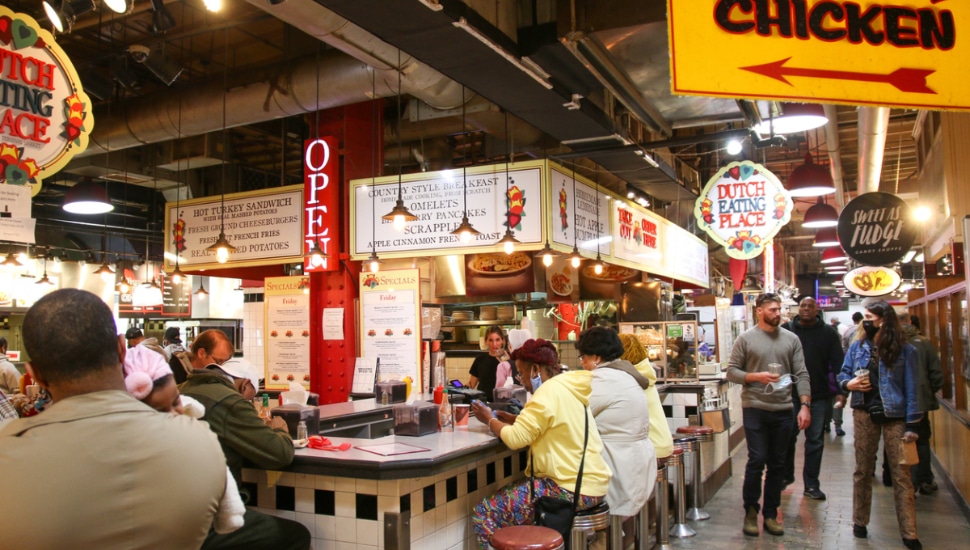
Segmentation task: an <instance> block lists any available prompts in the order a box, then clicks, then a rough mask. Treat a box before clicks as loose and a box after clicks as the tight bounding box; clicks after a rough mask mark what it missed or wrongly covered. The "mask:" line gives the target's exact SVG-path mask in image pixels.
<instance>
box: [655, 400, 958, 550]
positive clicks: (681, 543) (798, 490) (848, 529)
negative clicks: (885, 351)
mask: <svg viewBox="0 0 970 550" xmlns="http://www.w3.org/2000/svg"><path fill="white" fill-rule="evenodd" d="M851 414H852V413H851V412H849V411H846V414H845V416H846V421H847V422H846V425H845V428H846V431H847V432H848V433H847V435H846V436H845V437H835V434H834V433H832V434H825V436H826V443H825V454H824V456H823V458H822V475H821V489H822V491H824V492H825V494H826V495H827V496H828V500H825V501H815V500H811V499H809V498H808V497H804V496H802V491H803V490H804V487H803V485H802V481H801V469H802V457H803V456H804V455H803V447H802V445H803V444H804V439H802V438H799V453H798V458H797V462H796V477H797V478H798V481H796V482H795V483H794V484H793V485H789V486H788V488H787V489H785V491H784V492H783V493H782V497H781V511H782V513H783V514H784V520H783V521H784V524H785V536H783V537H773V536H771V535H767V534H762V535H761V536H760V537H758V538H753V537H746V536H744V535H743V534H742V533H741V523H742V521H743V516H744V512H743V510H742V507H741V485H742V481H743V478H744V465H745V462H746V460H747V450H746V449H745V448H744V446H743V445H742V447H741V449H740V450H739V451H738V452H737V453H735V455H734V458H733V459H732V460H733V461H734V462H733V464H732V468H733V473H734V475H733V476H732V477H731V479H729V480H728V482H727V483H726V484H725V485H724V486H723V487H722V488H721V490H719V491H718V492H717V494H716V495H714V498H713V499H712V500H711V502H709V503H708V505H707V506H706V507H705V509H706V510H707V511H708V512H710V514H711V519H710V520H707V521H702V522H691V525H692V526H693V527H694V528H695V529H696V530H697V536H695V537H692V538H689V539H673V538H672V539H671V544H672V546H673V547H674V548H703V549H720V548H723V549H732V550H734V549H742V548H743V549H766V548H785V549H787V550H795V549H807V548H824V549H829V548H831V549H836V548H837V549H839V550H850V549H861V548H867V549H869V548H871V549H880V550H888V549H894V548H904V546H903V544H902V540H901V539H900V536H899V529H898V526H897V523H896V514H895V512H894V508H893V498H892V489H891V488H888V487H884V486H883V485H882V482H881V473H882V462H881V459H880V462H879V465H878V466H877V470H876V471H877V473H879V475H880V478H879V479H877V478H873V483H874V485H875V486H874V487H873V495H872V521H871V523H870V524H869V538H868V539H856V538H854V537H853V536H852V471H853V469H854V466H855V458H854V452H853V438H852V425H851V424H852V421H851ZM880 454H881V452H880ZM939 477H940V476H939V473H938V472H937V481H938V482H940V481H941V480H940V479H939ZM939 484H940V486H941V490H940V491H939V492H937V493H934V494H932V495H929V496H923V495H919V496H917V497H916V510H917V515H918V517H917V527H918V529H919V533H920V540H921V541H922V543H923V547H924V548H926V549H927V550H930V549H937V550H951V549H968V548H970V524H968V523H967V520H966V518H964V516H963V515H962V514H961V513H960V511H959V510H958V509H957V507H956V501H955V500H954V498H953V496H951V495H950V494H949V493H948V492H947V491H946V489H944V488H943V483H939ZM759 523H760V521H759Z"/></svg>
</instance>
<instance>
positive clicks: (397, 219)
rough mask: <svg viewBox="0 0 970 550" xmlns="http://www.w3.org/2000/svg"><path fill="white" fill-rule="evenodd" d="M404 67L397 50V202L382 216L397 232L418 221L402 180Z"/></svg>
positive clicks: (399, 52) (399, 49)
mask: <svg viewBox="0 0 970 550" xmlns="http://www.w3.org/2000/svg"><path fill="white" fill-rule="evenodd" d="M403 70H404V67H402V66H401V48H398V49H397V157H398V165H397V202H396V203H394V208H392V209H391V211H390V212H388V213H387V214H384V215H383V216H381V219H383V220H387V221H389V222H391V227H393V228H394V230H395V231H404V226H405V224H406V223H407V222H413V221H417V219H418V217H417V216H415V215H414V214H412V213H411V211H410V210H408V208H407V207H406V206H404V183H403V180H402V172H401V171H402V170H403V164H404V163H403V161H402V160H401V159H403V158H404V157H403V156H401V117H402V116H403V114H404V113H403V112H402V111H401V72H403Z"/></svg>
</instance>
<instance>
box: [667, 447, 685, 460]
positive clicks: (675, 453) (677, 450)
mask: <svg viewBox="0 0 970 550" xmlns="http://www.w3.org/2000/svg"><path fill="white" fill-rule="evenodd" d="M682 454H684V449H682V448H680V447H678V446H676V445H674V451H673V452H672V453H670V456H680V455H682ZM670 456H668V457H667V458H668V459H669V458H670Z"/></svg>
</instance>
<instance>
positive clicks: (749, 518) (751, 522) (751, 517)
mask: <svg viewBox="0 0 970 550" xmlns="http://www.w3.org/2000/svg"><path fill="white" fill-rule="evenodd" d="M742 531H744V534H745V535H748V536H749V537H757V536H758V535H760V534H761V531H759V530H758V509H757V508H755V507H754V506H749V507H748V508H747V510H746V511H745V513H744V529H742Z"/></svg>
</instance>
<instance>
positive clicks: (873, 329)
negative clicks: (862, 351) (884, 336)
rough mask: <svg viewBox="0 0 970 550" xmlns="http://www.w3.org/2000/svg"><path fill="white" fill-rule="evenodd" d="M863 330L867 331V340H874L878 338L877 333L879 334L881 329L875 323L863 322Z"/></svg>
mask: <svg viewBox="0 0 970 550" xmlns="http://www.w3.org/2000/svg"><path fill="white" fill-rule="evenodd" d="M862 330H864V331H866V338H868V339H870V340H872V339H873V338H875V337H876V333H877V332H879V327H877V326H876V323H875V322H873V321H863V322H862Z"/></svg>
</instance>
